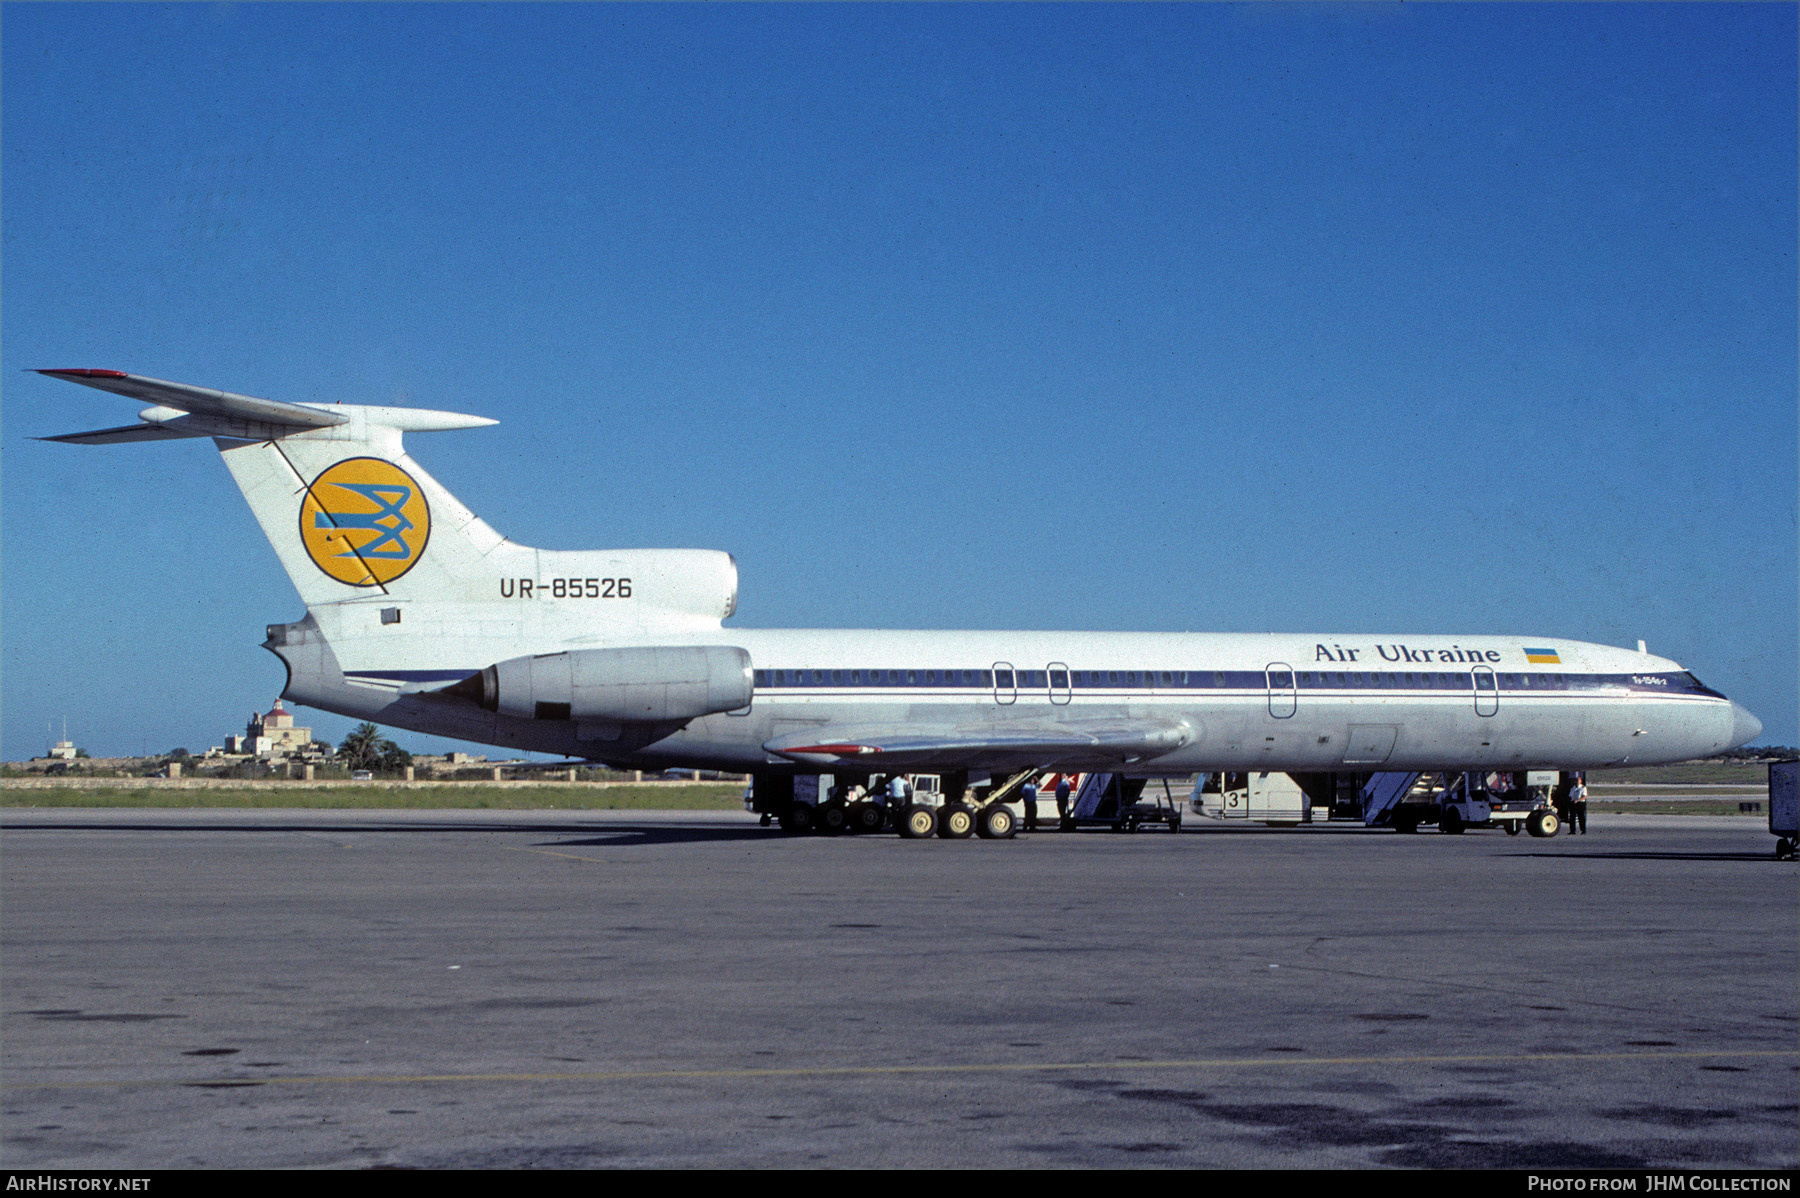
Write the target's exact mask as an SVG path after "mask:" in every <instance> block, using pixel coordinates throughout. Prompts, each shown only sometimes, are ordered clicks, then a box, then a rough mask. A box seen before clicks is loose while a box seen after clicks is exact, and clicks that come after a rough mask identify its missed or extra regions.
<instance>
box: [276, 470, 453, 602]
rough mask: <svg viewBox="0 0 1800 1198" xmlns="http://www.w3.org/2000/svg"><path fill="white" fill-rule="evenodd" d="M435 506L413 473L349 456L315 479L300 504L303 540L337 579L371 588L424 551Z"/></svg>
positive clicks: (317, 562)
mask: <svg viewBox="0 0 1800 1198" xmlns="http://www.w3.org/2000/svg"><path fill="white" fill-rule="evenodd" d="M430 537H431V508H430V507H429V506H427V504H426V503H425V493H424V491H423V489H422V488H420V486H419V484H418V483H417V482H415V481H414V480H413V476H412V475H410V474H408V473H407V472H406V471H404V470H402V469H400V467H398V466H396V465H394V464H393V463H392V462H384V461H382V460H381V459H380V458H346V459H344V460H343V461H341V462H339V463H338V464H337V465H335V466H328V467H326V469H325V470H323V471H322V472H320V474H319V477H317V478H315V479H313V482H312V486H310V487H308V488H307V489H306V497H305V499H303V500H302V501H301V503H300V541H301V543H302V544H304V545H305V546H306V552H307V555H308V556H309V557H311V558H312V560H313V565H315V566H317V567H319V569H321V570H323V571H325V573H327V574H329V575H331V577H333V578H335V579H337V580H338V581H339V582H344V583H349V584H350V585H351V586H353V587H372V586H376V585H378V584H381V583H388V582H392V581H394V579H396V578H398V577H400V576H401V575H402V574H404V573H406V572H407V571H408V570H410V569H412V568H413V566H414V565H415V564H416V563H417V562H418V560H419V558H421V557H423V556H424V554H425V542H426V541H427V540H428V539H430Z"/></svg>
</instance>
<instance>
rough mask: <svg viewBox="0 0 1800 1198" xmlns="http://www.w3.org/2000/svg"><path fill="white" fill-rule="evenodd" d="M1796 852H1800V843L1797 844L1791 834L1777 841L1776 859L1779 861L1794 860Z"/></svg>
mask: <svg viewBox="0 0 1800 1198" xmlns="http://www.w3.org/2000/svg"><path fill="white" fill-rule="evenodd" d="M1796 852H1800V844H1797V843H1796V842H1795V840H1794V839H1793V837H1791V836H1783V837H1782V838H1781V839H1780V840H1777V841H1776V842H1775V860H1777V861H1792V860H1794V856H1795V853H1796Z"/></svg>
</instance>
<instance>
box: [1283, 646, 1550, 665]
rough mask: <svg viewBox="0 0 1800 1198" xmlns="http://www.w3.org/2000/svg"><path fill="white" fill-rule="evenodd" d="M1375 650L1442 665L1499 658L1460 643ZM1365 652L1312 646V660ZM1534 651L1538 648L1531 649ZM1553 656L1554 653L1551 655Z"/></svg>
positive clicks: (1490, 651)
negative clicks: (1434, 646)
mask: <svg viewBox="0 0 1800 1198" xmlns="http://www.w3.org/2000/svg"><path fill="white" fill-rule="evenodd" d="M1375 651H1376V652H1377V653H1379V654H1381V659H1382V660H1383V661H1417V662H1425V663H1436V664H1439V665H1442V664H1444V663H1446V662H1475V663H1477V664H1485V663H1487V662H1496V661H1499V660H1501V658H1500V653H1499V650H1497V649H1465V648H1463V647H1462V646H1461V645H1452V646H1450V647H1449V648H1448V649H1410V648H1408V647H1407V646H1405V645H1376V646H1375ZM1364 652H1367V650H1364V649H1346V648H1344V647H1343V646H1342V645H1331V646H1329V647H1327V646H1325V645H1314V646H1313V660H1314V661H1315V662H1318V661H1348V662H1354V661H1356V659H1357V658H1356V655H1357V654H1359V653H1364ZM1532 652H1534V653H1536V652H1539V650H1532ZM1552 656H1554V655H1552Z"/></svg>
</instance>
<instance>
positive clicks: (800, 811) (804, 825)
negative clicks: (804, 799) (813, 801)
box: [781, 803, 815, 835]
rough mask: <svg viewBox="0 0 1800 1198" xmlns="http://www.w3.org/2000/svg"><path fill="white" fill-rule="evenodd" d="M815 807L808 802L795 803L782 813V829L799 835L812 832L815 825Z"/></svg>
mask: <svg viewBox="0 0 1800 1198" xmlns="http://www.w3.org/2000/svg"><path fill="white" fill-rule="evenodd" d="M814 826H815V825H814V820H813V809H812V807H811V806H810V805H808V804H806V803H795V804H794V805H793V806H792V807H789V808H788V809H787V810H786V811H784V812H782V813H781V830H782V831H783V832H792V833H794V834H795V835H799V834H800V833H802V832H810V831H812V830H813V827H814Z"/></svg>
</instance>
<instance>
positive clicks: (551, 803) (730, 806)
mask: <svg viewBox="0 0 1800 1198" xmlns="http://www.w3.org/2000/svg"><path fill="white" fill-rule="evenodd" d="M743 795H744V784H743V783H742V782H736V783H731V782H725V783H720V784H719V786H717V787H716V788H715V787H711V786H684V787H681V788H680V789H679V790H677V789H673V788H670V787H663V786H606V787H595V786H580V785H576V786H534V787H531V788H529V789H526V788H520V789H516V790H508V789H503V788H500V787H492V786H457V785H455V784H454V783H446V784H443V785H439V786H430V787H417V788H408V789H401V788H399V787H374V786H370V787H357V786H334V787H330V788H328V789H327V788H308V787H297V786H296V787H280V786H258V787H249V786H246V787H244V788H243V789H241V790H239V789H236V788H227V787H214V788H208V789H205V790H198V789H196V790H175V789H165V788H151V787H144V788H143V789H125V788H123V787H121V788H118V789H104V790H102V789H91V790H90V789H86V788H77V787H73V786H58V787H50V788H46V789H43V790H8V791H0V807H190V808H192V807H226V808H229V807H266V808H276V807H302V808H321V809H361V810H371V811H372V810H406V811H438V810H444V811H454V810H493V811H546V810H560V811H741V810H743Z"/></svg>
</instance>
